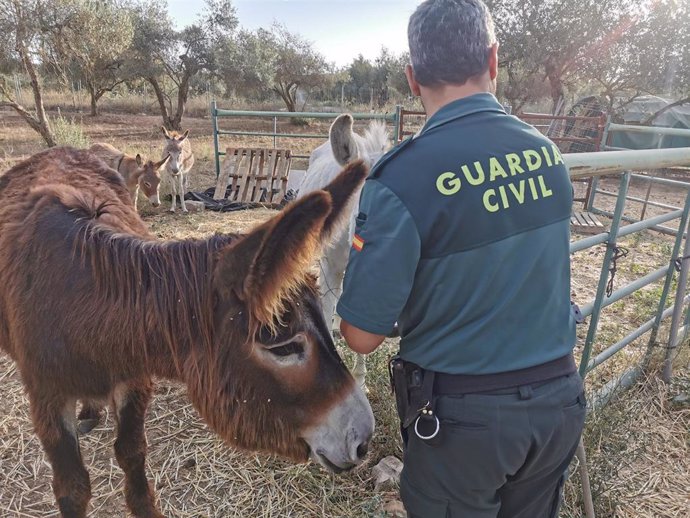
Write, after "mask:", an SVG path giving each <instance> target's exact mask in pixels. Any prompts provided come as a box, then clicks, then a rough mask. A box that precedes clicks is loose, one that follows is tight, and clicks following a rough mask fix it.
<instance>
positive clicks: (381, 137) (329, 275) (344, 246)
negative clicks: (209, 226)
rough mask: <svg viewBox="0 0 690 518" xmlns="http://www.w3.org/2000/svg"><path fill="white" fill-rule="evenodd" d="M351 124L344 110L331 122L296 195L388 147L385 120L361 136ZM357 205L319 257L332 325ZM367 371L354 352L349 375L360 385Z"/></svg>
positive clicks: (369, 160)
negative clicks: (351, 162) (326, 140)
mask: <svg viewBox="0 0 690 518" xmlns="http://www.w3.org/2000/svg"><path fill="white" fill-rule="evenodd" d="M352 123H353V120H352V116H351V115H350V114H347V113H346V114H343V115H340V116H338V117H337V118H336V119H335V121H334V122H333V124H332V125H331V129H330V132H329V140H328V142H324V143H323V144H321V145H320V146H319V147H317V148H316V149H315V150H314V151H313V152H312V154H311V156H310V157H309V167H308V168H307V173H306V174H305V176H304V179H303V180H302V183H301V184H300V186H299V192H298V194H297V197H298V198H300V197H302V196H305V195H307V194H308V193H310V192H312V191H315V190H318V189H322V188H323V187H324V186H325V185H327V184H328V183H329V182H330V181H331V180H332V179H333V178H335V177H336V176H337V175H338V172H339V171H340V170H341V169H342V166H343V165H345V164H347V163H348V162H350V161H351V160H356V159H359V158H361V159H363V160H364V161H365V162H366V163H367V165H368V166H369V167H371V166H373V165H374V164H375V163H376V162H377V161H378V160H379V158H381V157H382V156H383V154H384V153H385V152H386V151H387V150H388V148H389V147H390V140H389V135H388V131H387V130H386V125H385V123H383V122H379V121H372V122H371V124H370V125H369V128H368V129H367V130H366V131H365V132H364V136H360V135H358V134H356V133H354V132H353V131H352ZM358 207H359V193H358V194H357V196H356V197H354V201H353V203H352V209H351V211H352V214H351V217H350V221H349V225H347V226H345V227H344V228H343V229H342V230H341V231H340V232H339V233H337V234H336V235H335V236H334V238H333V242H332V243H331V246H330V247H329V248H328V250H326V252H325V254H324V255H323V256H322V257H321V259H320V260H319V267H320V270H321V271H320V274H319V287H320V290H321V307H322V309H323V313H324V316H325V317H326V322H329V323H332V325H333V327H334V328H335V327H336V325H335V324H336V322H335V320H337V319H335V318H334V317H335V306H336V304H337V302H338V299H339V298H340V294H341V293H342V290H343V277H344V275H345V267H346V266H347V259H348V256H349V254H350V247H351V245H352V238H353V236H354V233H355V218H356V216H357V213H358V210H359V209H358ZM366 371H367V369H366V364H365V361H364V356H362V355H357V358H356V360H355V366H354V368H353V371H352V374H353V375H354V377H355V379H356V380H357V382H358V383H359V384H360V385H361V386H362V387H364V383H365V377H366Z"/></svg>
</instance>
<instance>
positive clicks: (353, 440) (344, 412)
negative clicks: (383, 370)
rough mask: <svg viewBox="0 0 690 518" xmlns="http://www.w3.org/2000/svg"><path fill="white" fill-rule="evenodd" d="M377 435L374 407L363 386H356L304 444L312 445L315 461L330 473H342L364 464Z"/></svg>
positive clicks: (306, 438)
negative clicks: (373, 438) (374, 436)
mask: <svg viewBox="0 0 690 518" xmlns="http://www.w3.org/2000/svg"><path fill="white" fill-rule="evenodd" d="M373 434H374V414H373V412H372V411H371V406H370V405H369V401H368V400H367V398H366V396H365V395H364V393H363V392H362V390H361V389H360V388H359V386H357V385H356V384H355V383H353V384H352V387H351V389H350V391H349V393H348V394H347V395H346V396H345V397H344V399H343V400H342V401H340V402H339V403H337V404H335V405H334V406H333V407H332V408H331V409H330V411H329V412H328V414H327V415H325V416H324V419H323V420H322V422H320V423H319V424H317V425H316V426H314V427H313V428H312V429H310V430H309V431H308V432H307V433H306V434H305V435H304V440H305V441H306V442H307V444H308V445H309V448H310V450H311V458H312V460H314V461H315V462H318V463H319V464H321V465H322V466H323V467H325V468H326V469H328V470H329V471H333V472H335V473H340V472H342V471H347V470H349V469H352V468H354V467H355V466H356V465H357V464H359V463H360V462H362V460H363V459H364V457H365V456H366V454H367V451H368V450H369V441H370V440H371V437H372V435H373Z"/></svg>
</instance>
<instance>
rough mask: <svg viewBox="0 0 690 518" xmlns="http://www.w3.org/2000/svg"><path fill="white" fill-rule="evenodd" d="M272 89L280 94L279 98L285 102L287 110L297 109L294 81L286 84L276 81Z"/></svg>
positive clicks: (293, 110)
mask: <svg viewBox="0 0 690 518" xmlns="http://www.w3.org/2000/svg"><path fill="white" fill-rule="evenodd" d="M273 91H274V92H275V93H277V94H278V95H280V98H281V99H282V100H283V102H284V103H285V106H286V107H287V110H288V111H289V112H296V111H297V99H296V97H297V85H296V84H294V83H289V84H288V85H283V84H282V83H278V86H277V87H273Z"/></svg>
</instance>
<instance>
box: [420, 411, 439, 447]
mask: <svg viewBox="0 0 690 518" xmlns="http://www.w3.org/2000/svg"><path fill="white" fill-rule="evenodd" d="M421 418H422V416H421V415H420V416H419V417H417V419H416V420H415V422H414V433H416V434H417V437H419V438H420V439H421V440H423V441H430V440H431V439H433V438H434V437H436V436H437V435H438V432H439V431H440V430H441V422H440V421H439V420H438V417H436V416H434V419H436V430H434V433H432V434H431V435H426V436H425V435H422V434H420V433H419V428H418V427H417V426H418V425H419V420H420V419H421Z"/></svg>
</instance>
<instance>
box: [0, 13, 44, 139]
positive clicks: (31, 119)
mask: <svg viewBox="0 0 690 518" xmlns="http://www.w3.org/2000/svg"><path fill="white" fill-rule="evenodd" d="M16 15H17V20H18V23H17V28H16V31H17V47H16V50H17V52H18V53H19V57H20V58H21V61H22V65H24V70H26V73H27V74H28V75H29V80H30V82H31V90H32V91H33V95H34V105H35V107H36V114H35V115H32V114H31V113H29V112H28V111H27V110H26V109H25V108H24V107H23V106H21V105H20V104H18V103H17V102H15V101H13V100H12V99H10V97H9V95H7V92H5V91H4V88H3V92H2V93H3V95H4V97H5V98H6V99H8V101H9V103H7V105H8V106H11V107H12V108H14V110H15V111H17V113H19V115H21V116H22V118H24V120H25V121H26V122H27V123H28V124H29V126H31V128H32V129H33V130H35V131H37V132H38V133H39V134H40V135H41V137H43V140H45V143H46V144H47V145H48V147H54V146H56V145H57V142H56V140H55V134H54V133H53V130H52V129H51V127H50V122H49V120H48V116H47V115H46V111H45V108H44V106H43V93H42V92H41V83H40V81H39V79H38V74H37V73H36V68H35V67H34V64H33V62H32V61H31V57H30V56H29V50H28V48H27V46H26V42H25V34H24V23H25V20H24V13H22V12H21V11H20V10H18V12H17V13H16Z"/></svg>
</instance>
